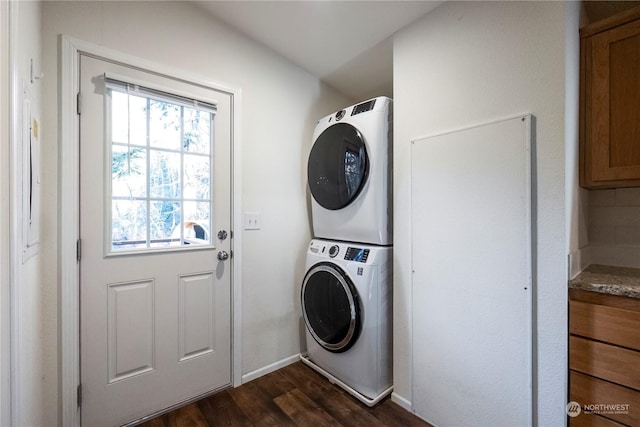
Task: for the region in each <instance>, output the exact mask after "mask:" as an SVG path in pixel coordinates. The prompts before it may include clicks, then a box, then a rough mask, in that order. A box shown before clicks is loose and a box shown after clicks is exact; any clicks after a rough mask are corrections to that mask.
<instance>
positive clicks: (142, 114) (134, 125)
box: [129, 96, 147, 146]
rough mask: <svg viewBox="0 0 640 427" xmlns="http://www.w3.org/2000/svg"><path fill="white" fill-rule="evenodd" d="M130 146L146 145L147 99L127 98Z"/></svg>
mask: <svg viewBox="0 0 640 427" xmlns="http://www.w3.org/2000/svg"><path fill="white" fill-rule="evenodd" d="M129 126H131V129H130V135H131V139H130V140H129V143H130V144H133V145H143V146H146V145H147V98H142V97H139V96H129Z"/></svg>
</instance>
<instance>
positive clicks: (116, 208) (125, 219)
mask: <svg viewBox="0 0 640 427" xmlns="http://www.w3.org/2000/svg"><path fill="white" fill-rule="evenodd" d="M146 224H147V203H146V202H145V201H140V200H114V201H113V202H112V204H111V239H112V249H113V250H115V251H117V250H123V249H134V248H140V247H142V248H144V247H146V246H147V226H146Z"/></svg>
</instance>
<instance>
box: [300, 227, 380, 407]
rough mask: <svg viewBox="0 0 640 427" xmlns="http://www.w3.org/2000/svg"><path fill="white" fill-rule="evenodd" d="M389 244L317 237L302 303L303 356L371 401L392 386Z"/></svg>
mask: <svg viewBox="0 0 640 427" xmlns="http://www.w3.org/2000/svg"><path fill="white" fill-rule="evenodd" d="M391 252H392V248H391V247H383V246H371V245H363V244H360V243H345V242H339V241H327V240H318V239H314V240H312V241H311V243H310V245H309V248H308V251H307V257H306V275H305V277H304V280H303V282H302V289H301V305H302V314H303V317H304V322H305V325H306V343H307V353H306V356H304V355H303V356H302V358H301V360H302V361H303V362H304V363H305V364H307V365H309V366H311V367H312V368H314V369H315V370H316V371H318V372H320V373H322V374H323V375H325V376H326V377H327V378H329V379H330V380H331V381H332V382H334V383H337V384H338V385H340V386H342V387H343V388H344V389H345V390H346V391H348V392H349V393H350V394H352V395H353V396H355V397H356V398H358V399H359V400H360V401H362V402H364V403H365V404H367V405H369V406H373V405H375V404H376V403H377V402H379V401H380V400H381V399H382V398H384V397H385V396H386V395H388V394H389V393H390V392H391V389H392V371H391V370H392V349H391V345H392V329H391V325H392V323H391V307H392V286H391V280H392V258H391Z"/></svg>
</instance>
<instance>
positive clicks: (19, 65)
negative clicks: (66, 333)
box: [9, 2, 55, 425]
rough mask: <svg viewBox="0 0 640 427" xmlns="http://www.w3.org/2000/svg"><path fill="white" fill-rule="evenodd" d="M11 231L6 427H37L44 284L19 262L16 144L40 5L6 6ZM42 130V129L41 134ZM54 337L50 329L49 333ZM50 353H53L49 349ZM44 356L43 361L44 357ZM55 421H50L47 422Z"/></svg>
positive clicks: (36, 105) (33, 91)
mask: <svg viewBox="0 0 640 427" xmlns="http://www.w3.org/2000/svg"><path fill="white" fill-rule="evenodd" d="M9 9H10V20H11V23H10V28H11V34H10V50H11V62H12V69H11V73H12V75H11V80H12V100H11V115H10V117H11V144H12V145H11V167H12V169H11V180H12V184H11V190H10V191H11V197H10V203H9V205H10V206H11V208H10V209H11V231H12V246H11V250H12V256H11V263H12V267H13V269H12V272H11V281H12V296H11V298H12V299H11V303H12V306H11V307H12V310H13V314H12V322H13V323H12V325H11V327H12V337H11V346H12V355H13V360H12V365H11V374H12V392H13V394H12V406H13V408H12V411H13V413H12V425H42V424H45V423H46V422H47V420H46V416H45V413H44V410H43V403H42V402H43V400H44V399H45V395H46V392H47V391H46V388H45V387H44V384H45V383H46V382H47V380H48V379H49V378H50V377H53V378H55V372H53V373H50V375H49V374H45V373H44V371H43V355H44V354H45V353H46V352H47V350H48V349H47V350H45V346H44V342H45V338H44V334H45V331H43V329H42V322H43V316H42V307H41V301H42V295H43V293H45V288H46V287H47V284H46V283H43V281H42V280H41V277H42V276H41V274H40V273H41V271H40V268H41V260H42V257H41V256H40V255H39V254H36V255H35V256H33V257H30V258H28V259H24V258H23V250H22V248H23V235H22V167H21V166H22V144H23V134H22V127H23V123H24V122H23V99H24V98H25V97H28V98H29V99H30V102H31V112H32V116H33V117H34V118H39V116H40V112H41V92H42V84H41V82H40V81H38V80H36V81H34V82H31V68H30V67H31V60H32V59H33V63H34V67H35V68H36V69H39V68H40V67H41V45H40V12H41V10H40V3H38V2H11V4H10V7H9ZM41 131H42V129H41ZM53 333H54V334H55V329H54V330H53ZM54 352H55V349H54ZM44 357H46V356H44ZM53 420H54V421H55V418H53Z"/></svg>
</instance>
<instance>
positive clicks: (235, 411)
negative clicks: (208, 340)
mask: <svg viewBox="0 0 640 427" xmlns="http://www.w3.org/2000/svg"><path fill="white" fill-rule="evenodd" d="M141 426H143V427H201V426H202V427H206V426H247V427H250V426H256V427H262V426H277V427H281V426H310V427H312V426H345V427H348V426H362V427H365V426H366V427H369V426H402V427H413V426H415V427H430V425H429V424H428V423H426V422H424V421H422V420H421V419H419V418H417V417H416V416H414V415H413V414H411V413H410V412H408V411H405V410H404V409H402V408H401V407H400V406H398V405H396V404H395V403H393V402H391V400H390V399H389V398H387V399H385V400H384V401H382V402H381V403H379V404H378V405H377V406H375V407H373V408H369V407H367V406H366V405H363V404H362V403H360V402H359V401H357V400H356V399H354V398H353V397H351V396H350V395H349V394H347V393H346V392H345V391H344V390H342V389H341V388H339V387H337V386H335V385H333V384H331V383H329V381H328V380H327V379H326V378H324V377H323V376H321V375H319V374H318V373H316V372H315V371H314V370H313V369H311V368H309V367H308V366H305V365H303V364H302V363H301V362H296V363H294V364H292V365H289V366H287V367H285V368H282V369H280V370H278V371H275V372H272V373H271V374H268V375H265V376H263V377H260V378H258V379H256V380H253V381H251V382H249V383H247V384H243V385H242V386H240V387H238V388H234V389H227V390H223V391H221V392H219V393H216V394H214V395H213V396H209V397H207V398H205V399H202V400H200V401H198V402H196V403H193V404H191V405H188V406H185V407H183V408H181V409H178V410H176V411H173V412H170V413H168V414H165V415H162V416H159V417H157V418H154V419H152V420H150V421H147V422H145V423H144V424H141Z"/></svg>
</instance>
